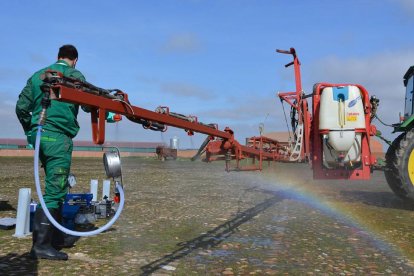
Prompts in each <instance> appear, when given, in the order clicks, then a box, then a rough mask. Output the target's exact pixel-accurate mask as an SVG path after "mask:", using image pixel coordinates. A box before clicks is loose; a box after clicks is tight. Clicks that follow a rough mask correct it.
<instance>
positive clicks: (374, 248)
mask: <svg viewBox="0 0 414 276" xmlns="http://www.w3.org/2000/svg"><path fill="white" fill-rule="evenodd" d="M0 161H1V166H0V172H1V183H3V187H2V188H1V189H0V195H2V197H7V199H8V200H9V203H8V204H9V206H10V207H8V208H2V209H0V217H7V216H13V215H14V216H15V210H13V208H17V193H18V189H19V188H20V187H32V192H34V186H33V184H31V182H32V178H33V176H32V174H31V159H24V158H23V159H21V160H18V162H16V159H10V158H2V159H1V160H0ZM123 170H124V174H125V190H126V193H127V196H126V200H127V201H126V209H125V211H124V213H123V214H122V215H121V218H120V220H119V221H118V222H117V223H116V224H115V225H114V227H113V228H112V229H110V231H107V232H106V233H104V234H101V235H98V236H95V237H89V238H81V239H80V241H79V242H78V243H77V245H76V246H75V247H73V248H71V249H68V250H65V251H66V252H67V253H68V254H69V256H70V260H69V261H67V262H56V261H55V262H54V261H47V260H40V261H32V260H30V259H29V258H28V256H27V252H28V251H29V250H30V245H31V240H30V238H27V239H16V238H13V237H11V234H13V233H14V232H12V231H10V230H7V231H5V230H0V240H1V244H2V246H1V250H0V271H3V272H7V274H9V275H13V273H20V274H14V275H21V273H23V274H26V275H48V274H50V273H53V274H54V275H75V274H76V275H92V274H96V273H106V274H108V273H109V274H111V275H112V274H116V275H281V274H282V275H283V274H289V275H370V274H371V275H372V274H383V275H414V250H413V244H414V236H413V227H414V224H413V218H414V205H412V204H407V203H404V202H402V201H400V200H399V199H398V198H396V197H395V196H394V195H393V193H392V192H391V190H390V189H389V188H388V186H387V184H386V182H385V179H384V177H383V174H382V172H374V174H373V178H372V180H370V181H314V180H312V172H311V170H310V168H309V166H308V165H306V164H284V163H276V164H272V165H271V167H268V168H265V169H264V170H263V171H262V172H231V173H226V172H224V164H222V163H213V164H205V163H201V162H195V163H193V162H190V161H187V160H184V161H167V162H159V161H156V160H153V159H152V158H150V159H149V158H147V159H145V158H125V159H123ZM73 171H74V173H75V174H77V177H78V182H80V183H81V184H80V185H78V187H76V188H75V189H77V191H76V192H86V191H88V189H89V184H88V183H89V181H90V179H91V178H100V179H103V177H104V176H103V168H102V165H101V160H98V159H88V158H86V159H75V160H74V165H73ZM100 223H103V221H100Z"/></svg>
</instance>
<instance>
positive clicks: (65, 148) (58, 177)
mask: <svg viewBox="0 0 414 276" xmlns="http://www.w3.org/2000/svg"><path fill="white" fill-rule="evenodd" d="M36 133H37V129H35V130H33V131H32V135H31V137H30V138H29V140H30V141H31V142H32V145H35V141H36ZM72 150H73V142H72V139H71V138H70V137H68V136H66V135H65V134H63V133H58V132H52V131H47V130H45V131H43V132H42V137H41V139H40V149H39V154H40V162H41V163H42V166H43V169H44V171H45V174H46V178H45V182H46V186H45V190H44V195H43V199H44V201H45V203H46V206H47V208H48V209H55V208H59V206H60V205H61V204H62V203H63V202H64V200H65V196H66V194H67V193H68V185H67V182H68V174H69V171H70V165H71V162H72Z"/></svg>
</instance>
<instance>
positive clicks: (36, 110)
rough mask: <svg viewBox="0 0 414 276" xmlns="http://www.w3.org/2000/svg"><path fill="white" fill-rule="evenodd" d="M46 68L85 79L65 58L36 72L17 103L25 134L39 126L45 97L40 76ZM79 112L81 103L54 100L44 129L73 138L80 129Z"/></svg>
mask: <svg viewBox="0 0 414 276" xmlns="http://www.w3.org/2000/svg"><path fill="white" fill-rule="evenodd" d="M46 70H54V71H59V72H61V73H62V74H63V75H64V76H66V77H72V78H76V79H79V80H81V81H85V77H84V76H83V75H82V73H81V72H79V71H78V70H76V69H75V68H72V67H70V66H69V65H68V63H67V62H65V61H64V60H58V61H57V62H56V63H54V64H52V65H50V66H48V67H46V68H43V69H42V70H39V71H37V72H36V73H34V74H33V76H32V77H30V78H29V80H28V81H27V84H26V86H25V87H24V88H23V90H22V92H21V93H20V95H19V99H18V100H17V104H16V115H17V118H18V119H19V121H20V123H21V124H22V126H23V130H24V132H25V134H27V133H28V132H29V131H31V130H33V129H34V128H35V127H37V124H38V121H39V115H40V111H41V110H42V105H41V101H42V97H43V92H42V91H41V90H40V86H41V85H42V83H43V81H42V80H40V76H41V75H42V74H43V73H44V72H45V71H46ZM78 112H79V105H77V104H71V103H64V102H59V101H54V100H52V101H51V105H50V107H49V108H48V109H47V113H46V114H47V117H46V122H45V125H44V126H43V129H45V130H50V131H54V132H59V133H63V134H66V135H67V136H69V137H71V138H73V137H75V136H76V134H77V133H78V131H79V124H78V121H77V119H76V117H77V116H78Z"/></svg>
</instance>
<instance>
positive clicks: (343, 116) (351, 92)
mask: <svg viewBox="0 0 414 276" xmlns="http://www.w3.org/2000/svg"><path fill="white" fill-rule="evenodd" d="M357 128H365V114H364V105H363V101H362V95H361V91H360V90H359V88H358V87H356V86H342V87H327V88H324V89H323V90H322V93H321V100H320V109H319V130H328V131H329V133H328V134H325V135H323V152H324V160H325V165H327V166H328V167H329V166H332V165H334V164H337V163H338V162H345V163H347V162H351V163H352V162H355V161H360V160H361V134H360V133H356V132H355V129H357Z"/></svg>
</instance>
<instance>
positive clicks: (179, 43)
mask: <svg viewBox="0 0 414 276" xmlns="http://www.w3.org/2000/svg"><path fill="white" fill-rule="evenodd" d="M201 48H202V46H201V42H200V40H199V39H198V37H197V36H196V35H195V34H194V33H179V34H173V35H171V36H170V37H169V38H168V39H167V41H165V43H164V45H162V46H161V51H162V52H163V53H194V52H198V51H200V50H201Z"/></svg>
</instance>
